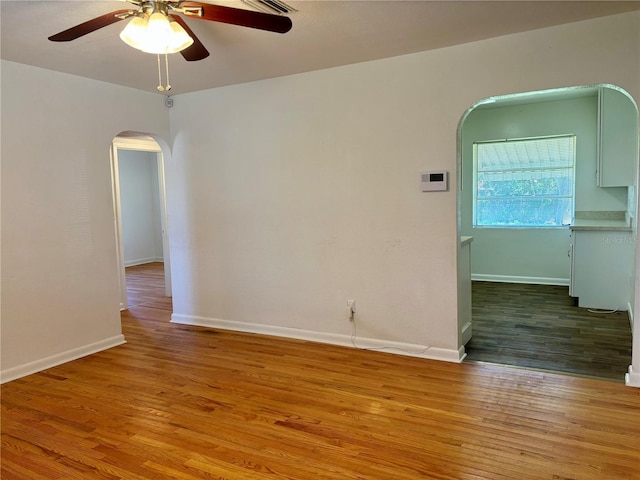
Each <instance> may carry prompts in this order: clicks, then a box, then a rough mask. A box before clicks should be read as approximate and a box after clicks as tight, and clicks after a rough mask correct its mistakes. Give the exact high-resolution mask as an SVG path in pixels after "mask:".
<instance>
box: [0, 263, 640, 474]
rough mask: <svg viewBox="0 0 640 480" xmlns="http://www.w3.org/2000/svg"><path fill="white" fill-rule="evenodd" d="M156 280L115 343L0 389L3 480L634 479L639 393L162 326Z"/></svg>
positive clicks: (639, 439) (163, 302) (155, 268)
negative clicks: (121, 341) (121, 340)
mask: <svg viewBox="0 0 640 480" xmlns="http://www.w3.org/2000/svg"><path fill="white" fill-rule="evenodd" d="M160 267H161V266H159V265H148V266H141V267H133V268H132V269H128V285H129V277H130V276H133V277H136V276H137V277H138V278H137V280H136V282H134V285H135V286H134V288H135V290H136V292H135V295H138V297H137V298H138V299H139V300H134V301H133V302H131V308H130V309H129V311H127V312H123V314H122V322H123V331H124V334H125V336H126V339H127V343H126V344H124V345H121V346H118V347H116V348H112V349H110V350H107V351H104V352H100V353H98V354H95V355H91V356H88V357H85V358H82V359H79V360H76V361H74V362H70V363H67V364H64V365H60V366H58V367H55V368H52V369H49V370H46V371H44V372H41V373H38V374H35V375H31V376H28V377H25V378H22V379H19V380H15V381H13V382H10V383H7V384H5V385H2V392H1V393H2V406H1V413H2V424H1V428H2V465H1V475H2V479H3V480H5V479H6V480H13V479H31V478H34V479H40V478H47V479H55V480H62V479H92V478H99V479H105V478H106V479H126V480H136V479H157V478H173V479H179V480H185V479H188V480H194V479H211V478H224V479H227V480H247V479H248V480H257V479H260V480H263V479H266V480H268V479H278V480H280V479H295V480H306V479H314V480H315V479H319V480H334V479H341V480H342V479H353V480H355V479H358V480H364V479H366V480H378V479H379V480H387V479H394V480H417V479H421V480H422V479H438V480H514V479H518V480H534V479H535V480H542V479H545V480H551V479H579V480H603V479H606V480H623V479H628V480H631V479H637V478H640V462H639V460H640V425H639V424H638V422H637V419H638V415H640V390H637V389H632V388H628V387H625V386H623V385H622V384H619V383H614V382H609V381H600V380H594V379H587V378H578V377H571V376H567V375H556V374H553V373H549V372H544V371H536V370H525V369H521V368H517V369H516V368H508V367H502V366H497V365H488V364H487V365H485V364H471V363H468V364H467V363H464V364H453V363H446V362H436V361H429V360H424V359H419V358H414V357H402V356H397V355H391V354H388V353H380V352H370V351H361V350H355V349H350V348H344V347H337V346H331V345H320V344H315V343H313V342H306V341H302V340H290V339H283V338H273V337H268V336H260V335H252V334H248V333H238V332H229V331H217V330H212V329H206V328H200V327H192V326H186V325H177V324H171V323H169V319H170V314H171V309H170V306H168V305H170V302H168V301H167V299H166V298H164V297H161V295H162V294H163V292H164V289H163V288H160V287H159V286H160V284H161V283H162V281H163V280H162V277H161V275H159V271H161V268H160ZM150 272H151V275H150V276H149V277H150V278H151V280H152V281H153V282H156V284H155V285H152V286H151V287H150V289H149V290H148V291H145V287H144V276H145V275H146V274H148V273H150ZM135 295H131V296H130V298H133V299H135V298H136V297H135ZM154 296H160V297H155V298H157V301H155V300H153V299H154Z"/></svg>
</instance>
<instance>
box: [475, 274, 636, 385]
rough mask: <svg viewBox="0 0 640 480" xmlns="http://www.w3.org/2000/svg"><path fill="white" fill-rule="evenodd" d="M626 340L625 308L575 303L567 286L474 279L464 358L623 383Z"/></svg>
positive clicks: (629, 337) (628, 334)
mask: <svg viewBox="0 0 640 480" xmlns="http://www.w3.org/2000/svg"><path fill="white" fill-rule="evenodd" d="M631 341H632V335H631V326H630V324H629V316H628V314H627V312H615V313H602V312H593V311H589V310H588V309H586V308H579V307H577V306H576V305H575V302H574V300H573V299H572V298H571V297H570V296H569V288H568V287H562V286H558V285H527V284H518V283H492V282H474V283H473V338H472V339H471V341H470V342H469V343H468V344H467V346H466V350H467V360H469V361H483V362H492V363H499V364H505V365H516V366H521V367H528V368H538V369H543V370H550V371H556V372H565V373H570V374H574V375H584V376H589V377H596V378H605V379H609V380H613V381H618V382H623V381H624V374H625V372H626V371H627V369H628V367H629V365H630V364H631V348H632V346H631Z"/></svg>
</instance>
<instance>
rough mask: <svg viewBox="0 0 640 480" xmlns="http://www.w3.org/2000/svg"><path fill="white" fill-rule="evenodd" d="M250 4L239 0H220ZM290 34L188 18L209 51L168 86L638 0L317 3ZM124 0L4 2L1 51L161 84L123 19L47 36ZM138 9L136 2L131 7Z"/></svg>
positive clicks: (191, 85)
mask: <svg viewBox="0 0 640 480" xmlns="http://www.w3.org/2000/svg"><path fill="white" fill-rule="evenodd" d="M206 3H217V4H222V5H228V6H234V7H239V8H249V7H247V6H246V5H245V4H243V3H241V2H240V1H239V0H234V1H224V0H221V1H214V0H208V1H207V2H206ZM286 3H288V4H289V5H291V6H293V7H294V8H296V9H297V10H298V11H297V12H293V13H292V14H291V15H290V17H291V19H292V21H293V28H292V30H291V31H290V32H288V33H286V34H277V33H271V32H264V31H260V30H254V29H250V28H245V27H238V26H234V25H225V24H221V23H215V22H209V21H205V20H199V19H195V18H187V19H186V21H187V23H188V24H189V25H190V26H191V28H192V30H193V31H194V32H195V33H196V35H197V36H198V37H199V39H200V40H201V41H202V43H203V44H204V45H205V47H206V48H207V49H208V50H209V52H211V55H210V56H209V57H208V58H206V59H204V60H201V61H197V62H187V61H185V60H184V59H183V58H182V57H181V56H180V55H179V54H177V55H172V56H171V57H170V60H169V64H170V80H171V85H172V86H173V89H172V91H171V93H172V94H178V93H185V92H191V91H196V90H203V89H208V88H213V87H219V86H224V85H231V84H237V83H244V82H249V81H254V80H260V79H265V78H273V77H278V76H283V75H290V74H295V73H301V72H307V71H312V70H318V69H323V68H328V67H333V66H339V65H346V64H351V63H358V62H363V61H368V60H374V59H379V58H385V57H391V56H396V55H402V54H407V53H414V52H419V51H425V50H430V49H435V48H441V47H445V46H450V45H456V44H461V43H467V42H472V41H476V40H481V39H486V38H491V37H497V36H501V35H507V34H510V33H516V32H522V31H527V30H533V29H538V28H544V27H547V26H552V25H559V24H563V23H569V22H575V21H580V20H585V19H588V18H594V17H600V16H606V15H613V14H617V13H622V12H625V11H629V10H638V9H640V1H483V0H475V1H452V0H450V1H425V0H422V1H416V0H413V1H401V0H393V1H376V0H368V1H354V0H351V1H339V0H335V1H334V0H328V1H312V0H289V1H287V2H286ZM129 6H130V4H126V3H123V2H122V1H117V0H116V1H101V0H100V1H93V0H85V1H78V0H66V1H34V0H22V1H6V0H2V1H0V22H1V24H0V26H1V29H0V34H1V36H0V38H1V44H0V45H1V57H2V58H3V59H6V60H11V61H15V62H19V63H25V64H29V65H35V66H38V67H42V68H47V69H51V70H57V71H61V72H67V73H71V74H75V75H80V76H83V77H88V78H93V79H96V80H102V81H105V82H110V83H115V84H120V85H125V86H129V87H133V88H137V89H141V90H146V91H156V85H157V84H158V72H157V57H156V56H155V55H150V54H145V53H142V52H139V51H137V50H135V49H133V48H131V47H129V46H127V45H125V44H124V43H123V42H122V41H121V40H120V39H119V38H118V34H119V33H120V31H121V30H122V28H124V26H125V25H126V21H123V22H118V23H116V24H114V25H110V26H108V27H105V28H103V29H101V30H98V31H96V32H93V33H91V34H89V35H86V36H84V37H81V38H79V39H77V40H74V41H72V42H69V43H54V42H50V41H48V40H47V37H49V36H50V35H53V34H55V33H58V32H60V31H62V30H65V29H67V28H69V27H71V26H74V25H76V24H78V23H81V22H84V21H86V20H89V19H91V18H94V17H97V16H100V15H103V14H105V13H108V12H111V11H114V10H120V9H123V8H128V7H129ZM132 8H133V6H132Z"/></svg>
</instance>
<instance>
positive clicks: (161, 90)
mask: <svg viewBox="0 0 640 480" xmlns="http://www.w3.org/2000/svg"><path fill="white" fill-rule="evenodd" d="M158 91H159V92H164V87H163V86H162V70H161V69H160V54H158Z"/></svg>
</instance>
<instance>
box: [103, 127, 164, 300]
mask: <svg viewBox="0 0 640 480" xmlns="http://www.w3.org/2000/svg"><path fill="white" fill-rule="evenodd" d="M119 150H134V151H142V152H153V153H155V154H156V159H157V165H158V193H159V198H160V224H161V228H162V254H163V257H164V285H165V295H166V296H167V297H171V296H172V290H171V262H170V256H169V231H168V221H167V194H166V184H165V175H164V156H163V154H162V148H161V147H160V145H159V144H158V142H156V141H155V140H154V139H153V138H151V137H147V136H141V137H115V138H114V139H113V141H112V143H111V176H112V187H113V211H114V224H115V232H116V255H117V261H118V283H119V287H120V310H121V311H122V310H127V309H128V308H129V305H128V300H127V285H126V277H125V261H124V248H123V245H124V243H123V236H122V207H121V204H120V170H119V159H118V151H119Z"/></svg>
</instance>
